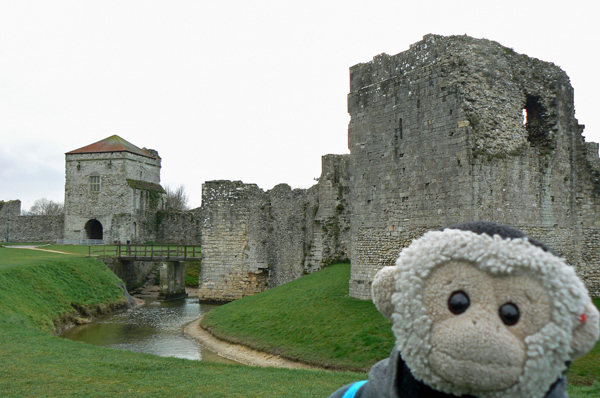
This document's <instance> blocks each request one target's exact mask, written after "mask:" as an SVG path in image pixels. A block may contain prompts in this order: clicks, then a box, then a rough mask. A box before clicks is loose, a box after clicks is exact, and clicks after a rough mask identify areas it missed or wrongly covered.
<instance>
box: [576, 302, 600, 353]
mask: <svg viewBox="0 0 600 398" xmlns="http://www.w3.org/2000/svg"><path fill="white" fill-rule="evenodd" d="M578 322H579V325H578V326H577V327H575V330H573V338H572V339H571V349H572V350H573V353H572V354H571V359H575V358H577V357H580V356H582V355H585V354H587V353H588V352H589V351H590V350H591V349H592V348H593V347H594V344H595V343H596V341H597V340H598V337H599V335H600V325H599V323H600V314H598V309H597V308H596V306H595V305H594V304H592V303H591V302H590V303H588V305H587V307H586V309H585V312H584V313H583V314H581V316H580V317H579V319H578Z"/></svg>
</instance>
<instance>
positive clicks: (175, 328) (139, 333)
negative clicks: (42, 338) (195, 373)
mask: <svg viewBox="0 0 600 398" xmlns="http://www.w3.org/2000/svg"><path fill="white" fill-rule="evenodd" d="M214 307H215V305H214V304H213V305H211V304H199V303H198V298H197V297H196V298H187V299H182V300H175V301H167V302H159V301H156V300H154V299H146V303H145V304H144V305H142V306H138V307H136V308H132V309H129V310H125V311H122V312H118V313H115V314H112V315H108V316H105V317H101V318H98V319H96V320H94V321H93V322H92V323H90V324H87V325H80V326H75V327H72V328H70V329H68V330H66V331H64V332H63V333H62V334H61V335H60V336H61V337H64V338H67V339H71V340H76V341H83V342H85V343H89V344H93V345H97V346H101V347H110V348H117V349H120V350H129V351H135V352H144V353H148V354H155V355H160V356H163V357H177V358H185V359H192V360H202V361H216V362H225V363H234V362H233V361H230V360H228V359H225V358H223V357H220V356H218V355H217V354H215V353H213V352H211V351H208V350H207V349H205V348H203V347H202V346H200V344H198V343H196V342H195V341H193V340H191V339H188V338H186V337H185V336H184V335H183V327H184V326H185V325H187V324H188V323H190V322H192V321H194V320H196V319H198V318H200V316H201V315H202V314H204V313H206V312H208V311H209V310H210V309H211V308H214Z"/></svg>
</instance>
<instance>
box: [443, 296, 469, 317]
mask: <svg viewBox="0 0 600 398" xmlns="http://www.w3.org/2000/svg"><path fill="white" fill-rule="evenodd" d="M469 305H471V300H469V296H468V295H467V293H465V292H463V291H462V290H458V291H456V292H453V293H452V294H451V295H450V298H449V299H448V309H449V310H450V312H451V313H453V314H454V315H460V314H462V313H463V312H465V311H466V310H467V308H469Z"/></svg>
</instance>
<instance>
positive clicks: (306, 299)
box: [202, 264, 600, 396]
mask: <svg viewBox="0 0 600 398" xmlns="http://www.w3.org/2000/svg"><path fill="white" fill-rule="evenodd" d="M349 277H350V266H349V264H336V265H333V266H330V267H328V268H326V269H324V270H322V271H320V272H317V273H315V274H311V275H307V276H305V277H303V278H301V279H298V280H295V281H293V282H290V283H288V284H285V285H282V286H280V287H278V288H275V289H271V290H269V291H267V292H264V293H261V294H258V295H255V296H250V297H246V298H244V299H242V300H237V301H234V302H232V303H229V304H227V305H224V306H221V307H218V308H215V309H214V310H212V311H211V312H210V313H209V314H208V315H206V316H205V317H204V319H203V321H202V324H203V325H204V326H206V327H208V328H210V329H211V330H212V331H213V332H214V333H215V334H216V335H217V336H220V337H222V338H225V339H228V340H231V341H238V342H242V343H245V344H247V345H250V346H253V347H255V348H258V349H262V350H265V351H269V352H272V353H278V354H280V355H283V356H286V357H290V358H302V359H304V360H308V361H309V362H312V363H316V364H318V363H321V364H328V365H330V366H333V367H338V368H346V369H355V370H358V369H368V368H370V366H372V364H373V363H375V362H376V361H377V360H379V359H383V358H386V357H387V356H388V355H389V353H390V351H391V349H392V345H393V343H394V337H393V335H392V332H391V329H390V328H391V324H390V323H389V321H388V320H387V319H385V318H384V317H383V316H382V315H380V314H379V312H377V310H376V308H375V306H374V305H373V304H372V302H370V301H360V300H356V299H353V298H350V297H349V296H348V279H349ZM594 303H595V304H596V305H597V306H598V307H599V308H600V300H594ZM568 378H569V381H570V383H571V384H573V385H577V386H580V387H577V388H576V389H578V391H588V390H589V391H598V388H599V385H600V343H598V344H596V346H595V347H594V349H593V350H592V351H591V352H590V353H589V354H587V355H586V356H584V357H582V358H579V359H577V360H576V361H575V362H574V363H573V364H572V366H571V368H570V370H569V373H568ZM594 383H596V385H594ZM590 386H591V387H590ZM569 388H571V389H572V388H573V386H570V387H569ZM582 396H587V395H582ZM589 396H593V395H589ZM596 396H600V395H596Z"/></svg>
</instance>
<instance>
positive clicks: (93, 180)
mask: <svg viewBox="0 0 600 398" xmlns="http://www.w3.org/2000/svg"><path fill="white" fill-rule="evenodd" d="M90 191H92V192H100V176H90Z"/></svg>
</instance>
